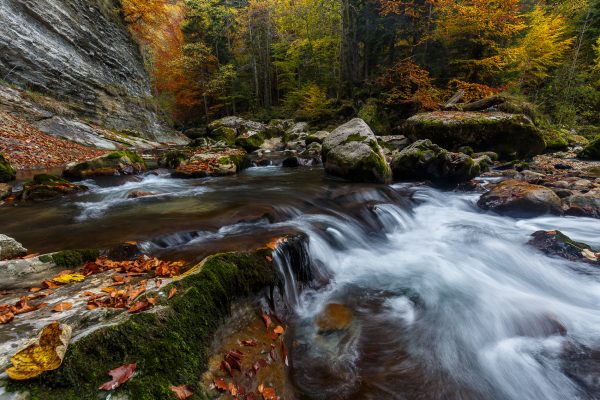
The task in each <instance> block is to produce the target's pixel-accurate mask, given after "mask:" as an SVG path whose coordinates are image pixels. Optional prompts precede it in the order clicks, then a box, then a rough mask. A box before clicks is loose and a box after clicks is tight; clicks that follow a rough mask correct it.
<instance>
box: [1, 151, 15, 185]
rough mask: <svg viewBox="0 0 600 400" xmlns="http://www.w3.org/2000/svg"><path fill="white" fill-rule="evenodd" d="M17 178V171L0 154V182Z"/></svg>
mask: <svg viewBox="0 0 600 400" xmlns="http://www.w3.org/2000/svg"><path fill="white" fill-rule="evenodd" d="M16 178H17V171H15V169H14V168H13V167H12V166H11V165H10V162H9V161H8V160H7V159H6V158H4V156H3V155H2V154H0V182H10V181H14V180H15V179H16Z"/></svg>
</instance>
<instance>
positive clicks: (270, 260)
mask: <svg viewBox="0 0 600 400" xmlns="http://www.w3.org/2000/svg"><path fill="white" fill-rule="evenodd" d="M265 258H266V259H267V261H268V262H273V257H270V256H266V257H265Z"/></svg>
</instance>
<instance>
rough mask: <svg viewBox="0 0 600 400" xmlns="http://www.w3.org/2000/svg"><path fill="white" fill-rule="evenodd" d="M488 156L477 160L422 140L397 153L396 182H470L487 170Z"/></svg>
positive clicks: (394, 167)
mask: <svg viewBox="0 0 600 400" xmlns="http://www.w3.org/2000/svg"><path fill="white" fill-rule="evenodd" d="M490 164H491V160H490V159H489V158H488V157H487V156H483V157H481V158H477V159H473V158H471V157H469V156H468V155H466V154H463V153H451V152H449V151H447V150H445V149H443V148H441V147H439V146H438V145H435V144H433V143H432V142H431V140H419V141H417V142H415V143H413V144H412V145H410V146H408V147H407V148H405V149H404V150H402V151H401V152H400V153H398V154H396V155H395V156H394V158H393V160H392V163H391V167H392V172H393V174H394V179H396V180H423V179H426V180H431V181H433V182H435V183H437V184H450V185H453V184H457V183H461V182H467V181H470V180H471V179H473V178H475V177H477V176H479V175H480V174H481V173H482V172H485V171H487V169H488V167H489V165H490Z"/></svg>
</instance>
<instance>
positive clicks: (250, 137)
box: [235, 131, 265, 152]
mask: <svg viewBox="0 0 600 400" xmlns="http://www.w3.org/2000/svg"><path fill="white" fill-rule="evenodd" d="M264 142H265V135H264V133H262V132H259V131H246V132H244V133H242V134H241V135H240V136H238V137H237V138H236V139H235V145H236V146H239V147H241V148H242V149H244V150H246V151H247V152H253V151H254V150H258V149H260V146H262V145H263V143H264Z"/></svg>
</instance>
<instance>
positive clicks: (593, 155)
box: [577, 137, 600, 160]
mask: <svg viewBox="0 0 600 400" xmlns="http://www.w3.org/2000/svg"><path fill="white" fill-rule="evenodd" d="M577 156H578V157H580V158H585V159H589V160H600V137H598V138H596V139H595V140H592V141H591V142H590V143H588V144H587V146H585V147H584V148H583V150H581V152H579V154H578V155H577Z"/></svg>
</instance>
